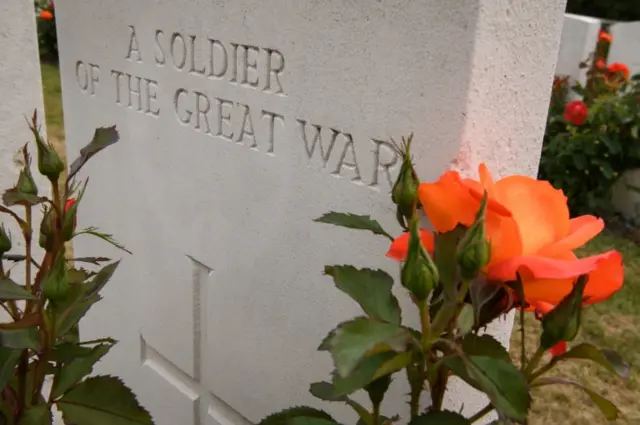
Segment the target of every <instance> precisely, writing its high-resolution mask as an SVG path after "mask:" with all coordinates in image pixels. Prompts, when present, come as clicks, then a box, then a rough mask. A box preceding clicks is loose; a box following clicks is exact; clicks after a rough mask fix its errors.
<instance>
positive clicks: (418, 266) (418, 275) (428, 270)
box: [401, 216, 440, 301]
mask: <svg viewBox="0 0 640 425" xmlns="http://www.w3.org/2000/svg"><path fill="white" fill-rule="evenodd" d="M410 232H411V236H410V239H409V250H408V252H407V259H406V261H405V262H404V265H403V266H402V273H401V278H402V285H403V286H404V287H405V288H407V289H408V290H409V292H411V294H412V295H413V296H414V297H415V298H416V300H418V301H424V300H426V299H427V297H428V296H429V294H430V293H431V291H432V290H433V287H434V286H435V285H436V283H437V282H438V280H439V279H440V277H439V274H438V268H437V267H436V265H435V264H434V263H433V261H432V260H431V257H430V256H429V253H427V251H426V250H425V249H424V246H423V245H422V240H421V239H420V232H419V221H418V218H417V217H416V216H414V217H413V218H412V220H411V223H410Z"/></svg>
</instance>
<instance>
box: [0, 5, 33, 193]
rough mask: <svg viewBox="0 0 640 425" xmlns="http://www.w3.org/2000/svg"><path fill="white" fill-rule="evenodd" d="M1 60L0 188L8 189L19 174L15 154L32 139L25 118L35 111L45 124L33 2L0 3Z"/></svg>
mask: <svg viewBox="0 0 640 425" xmlns="http://www.w3.org/2000/svg"><path fill="white" fill-rule="evenodd" d="M0 58H2V59H1V60H0V97H1V100H0V188H2V189H5V188H6V189H8V188H9V187H11V186H13V185H14V184H15V183H16V180H17V177H18V173H19V172H20V167H19V166H17V165H16V164H15V162H14V161H15V159H16V153H17V152H18V150H19V149H20V148H22V146H23V145H24V144H25V142H26V141H28V140H32V139H33V137H32V135H31V132H30V131H29V127H28V126H27V122H26V121H25V117H29V118H31V116H32V115H33V111H34V110H36V109H37V110H38V114H39V116H40V120H41V122H42V123H44V107H43V103H42V78H41V76H40V60H39V58H38V38H37V32H36V18H35V12H34V8H33V1H31V0H12V1H8V2H1V3H0ZM34 153H35V147H34ZM34 173H36V171H35V170H34Z"/></svg>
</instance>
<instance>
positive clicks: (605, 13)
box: [567, 0, 640, 21]
mask: <svg viewBox="0 0 640 425" xmlns="http://www.w3.org/2000/svg"><path fill="white" fill-rule="evenodd" d="M567 12H568V13H575V14H577V15H586V16H593V17H596V18H604V19H612V20H616V21H639V20H640V0H568V2H567Z"/></svg>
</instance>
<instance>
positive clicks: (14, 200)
mask: <svg viewBox="0 0 640 425" xmlns="http://www.w3.org/2000/svg"><path fill="white" fill-rule="evenodd" d="M46 200H47V198H42V197H40V196H38V195H32V194H29V193H23V192H20V191H19V190H18V189H16V188H15V187H14V188H13V189H8V190H7V191H5V192H4V193H3V194H2V202H3V203H4V204H5V205H6V206H8V207H11V206H14V205H31V206H33V205H38V204H41V203H43V202H45V201H46Z"/></svg>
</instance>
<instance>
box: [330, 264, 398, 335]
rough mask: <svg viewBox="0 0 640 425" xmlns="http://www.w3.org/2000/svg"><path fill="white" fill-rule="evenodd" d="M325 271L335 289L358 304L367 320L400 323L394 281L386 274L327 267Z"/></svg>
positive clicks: (374, 271) (378, 271)
mask: <svg viewBox="0 0 640 425" xmlns="http://www.w3.org/2000/svg"><path fill="white" fill-rule="evenodd" d="M324 272H325V274H327V275H329V276H331V277H332V278H333V281H334V283H335V284H336V287H337V288H338V289H340V290H341V291H342V292H344V293H345V294H347V295H349V296H350V297H351V298H353V300H354V301H356V302H357V303H358V304H360V307H362V310H363V311H364V312H365V313H366V314H368V315H369V316H370V317H372V318H374V319H379V320H382V321H385V322H390V323H394V324H396V325H399V324H400V322H401V312H400V305H399V304H398V300H397V298H396V297H395V296H394V295H393V293H392V292H391V288H392V287H393V278H392V277H391V276H389V274H388V273H386V272H384V271H382V270H372V269H361V270H360V269H357V268H355V267H352V266H326V267H325V269H324Z"/></svg>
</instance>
